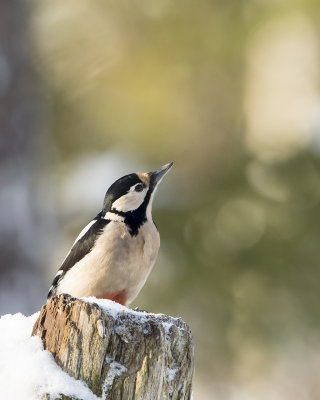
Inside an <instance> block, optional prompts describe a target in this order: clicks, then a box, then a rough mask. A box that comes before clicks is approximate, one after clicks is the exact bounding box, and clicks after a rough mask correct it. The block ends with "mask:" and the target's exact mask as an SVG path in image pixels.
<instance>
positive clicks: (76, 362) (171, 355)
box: [32, 295, 194, 400]
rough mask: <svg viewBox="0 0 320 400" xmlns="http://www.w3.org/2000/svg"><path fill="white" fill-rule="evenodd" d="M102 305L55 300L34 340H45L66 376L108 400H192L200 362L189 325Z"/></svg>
mask: <svg viewBox="0 0 320 400" xmlns="http://www.w3.org/2000/svg"><path fill="white" fill-rule="evenodd" d="M97 302H98V303H99V304H96V303H94V302H86V301H83V300H79V299H75V298H72V297H70V296H68V295H60V296H59V297H53V298H51V299H50V300H48V302H47V304H46V305H44V306H43V307H42V309H41V312H40V315H39V318H38V320H37V321H36V323H35V325H34V328H33V332H32V335H38V336H40V338H41V339H42V341H43V345H44V348H45V349H46V350H49V351H50V352H51V353H52V354H53V356H54V358H55V360H56V362H57V364H58V365H59V366H60V367H61V368H62V369H63V370H64V371H66V372H67V373H68V374H69V375H71V376H73V377H74V378H76V379H80V380H82V381H83V382H85V383H86V384H87V385H88V387H89V388H90V389H91V390H92V392H93V393H94V394H96V395H97V396H98V397H101V398H102V399H103V400H111V399H112V400H115V399H117V400H120V399H121V400H127V399H130V400H157V399H159V400H160V399H161V400H162V399H172V400H178V399H179V400H180V399H181V400H182V399H183V400H188V399H190V398H191V384H192V375H193V364H194V357H193V343H192V337H191V332H190V329H189V327H188V325H187V324H186V323H185V322H183V321H182V320H181V319H178V318H173V317H169V316H167V315H163V314H158V315H157V314H149V313H146V312H142V311H133V310H130V309H127V308H124V307H121V308H119V307H118V308H113V307H112V303H110V302H106V301H103V302H101V301H98V300H97ZM47 398H50V397H47ZM62 398H63V399H66V400H68V399H70V397H66V396H63V397H62Z"/></svg>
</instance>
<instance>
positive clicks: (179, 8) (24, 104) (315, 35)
mask: <svg viewBox="0 0 320 400" xmlns="http://www.w3.org/2000/svg"><path fill="white" fill-rule="evenodd" d="M319 13H320V3H319V2H318V1H315V0H303V1H302V0H294V1H292V0H291V1H288V0H280V1H273V0H271V1H270V0H268V1H267V0H247V1H239V0H229V1H227V2H221V1H216V0H201V1H200V2H195V1H190V0H186V1H184V2H172V1H168V0H161V1H156V0H148V1H146V0H130V1H112V0H103V1H102V0H97V1H95V2H91V1H89V0H87V1H85V0H83V1H79V0H71V1H68V2H65V1H62V0H56V1H54V2H52V1H51V2H49V1H40V0H33V1H28V2H26V1H23V0H11V1H8V0H6V1H1V2H0V251H1V260H0V314H5V313H15V312H22V313H25V314H27V315H28V314H30V313H33V312H35V311H37V310H39V309H40V307H41V305H42V304H43V303H44V302H45V298H46V294H47V291H48V288H49V286H50V284H51V281H52V279H53V277H54V275H55V273H56V271H57V269H58V268H59V266H60V264H61V261H62V260H63V258H64V256H65V254H66V253H67V251H68V250H69V248H70V246H71V244H72V243H73V241H74V239H75V237H76V236H77V234H78V233H79V231H80V229H82V227H83V226H84V225H86V223H87V222H88V221H89V220H90V219H91V218H92V217H94V216H95V215H96V214H97V212H98V211H99V210H100V207H101V205H102V200H103V196H104V194H105V191H106V189H107V188H108V187H109V185H110V184H111V183H112V182H113V181H114V180H116V179H117V178H119V177H120V176H122V175H124V174H126V173H131V172H134V171H150V170H154V169H157V168H158V167H160V166H161V165H163V164H165V163H167V162H170V161H174V162H175V166H174V168H173V169H172V171H171V172H170V174H169V175H168V176H167V177H166V179H165V180H164V181H163V183H162V184H161V187H160V188H159V191H158V193H157V196H156V199H155V204H154V219H155V221H156V223H157V225H158V228H159V230H160V232H161V241H162V245H161V251H160V254H159V258H158V261H157V263H156V266H155V268H154V270H153V272H152V274H151V276H150V278H149V280H148V281H147V283H146V285H145V287H144V289H143V291H142V292H141V294H140V295H139V296H138V298H137V299H136V301H135V304H134V306H136V305H138V306H139V307H140V308H142V309H147V310H149V311H152V312H161V313H167V314H170V315H173V316H181V317H182V318H183V319H184V320H185V321H187V322H188V323H189V324H190V326H191V329H192V332H193V336H194V341H195V357H196V370H195V379H194V398H195V399H196V400H209V399H219V400H256V399H260V400H264V399H268V400H269V399H273V400H284V399H291V400H296V399H297V400H298V399H299V400H313V399H318V398H319V394H320V380H319V374H320V372H319V371H320V319H319V302H320V286H319V278H320V269H319V259H320V245H319V237H320V86H319V78H320V28H319V26H320V25H319V21H320V19H319V17H320V14H319Z"/></svg>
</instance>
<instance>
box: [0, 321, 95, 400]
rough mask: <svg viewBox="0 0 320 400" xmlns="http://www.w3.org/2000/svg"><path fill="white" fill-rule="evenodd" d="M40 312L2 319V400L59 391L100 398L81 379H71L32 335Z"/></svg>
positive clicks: (35, 398)
mask: <svg viewBox="0 0 320 400" xmlns="http://www.w3.org/2000/svg"><path fill="white" fill-rule="evenodd" d="M38 316H39V313H36V314H33V315H31V316H29V317H26V316H24V315H22V314H20V313H19V314H14V315H12V314H7V315H4V316H3V317H1V318H0V399H3V400H4V399H5V400H17V399H19V400H41V398H42V396H43V395H44V394H45V393H49V394H50V395H51V396H52V397H53V398H56V397H59V394H60V393H64V394H65V395H68V396H74V397H76V398H79V399H84V400H99V398H98V397H97V396H95V395H94V394H93V393H92V392H91V390H90V389H89V388H88V387H87V386H86V385H85V384H84V383H83V382H81V381H79V380H76V379H74V378H71V377H70V376H69V375H68V374H66V373H65V372H63V371H62V370H61V368H60V367H59V366H58V365H57V364H56V363H55V361H54V358H53V356H52V355H51V353H49V352H48V351H46V350H43V345H42V341H41V339H40V338H39V337H38V336H33V337H30V335H31V332H32V327H33V325H34V323H35V321H36V319H37V318H38Z"/></svg>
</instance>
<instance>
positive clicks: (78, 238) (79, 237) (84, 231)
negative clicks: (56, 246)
mask: <svg viewBox="0 0 320 400" xmlns="http://www.w3.org/2000/svg"><path fill="white" fill-rule="evenodd" d="M96 222H97V220H96V219H94V220H92V221H91V222H89V223H88V225H87V226H85V227H84V228H83V229H82V231H81V232H80V233H79V235H78V237H77V239H76V240H75V241H74V243H73V244H75V243H77V241H78V240H80V239H81V238H82V237H83V236H84V235H85V234H86V233H87V232H88V230H89V229H90V228H91V227H92V225H93V224H94V223H96Z"/></svg>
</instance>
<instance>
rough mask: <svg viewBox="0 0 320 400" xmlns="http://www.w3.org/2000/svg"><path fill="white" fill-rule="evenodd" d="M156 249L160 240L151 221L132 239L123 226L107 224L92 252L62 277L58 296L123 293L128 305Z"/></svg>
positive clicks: (96, 295) (120, 224)
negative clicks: (60, 294) (65, 294)
mask: <svg viewBox="0 0 320 400" xmlns="http://www.w3.org/2000/svg"><path fill="white" fill-rule="evenodd" d="M159 247H160V236H159V233H158V230H157V228H156V227H155V225H154V223H153V222H152V221H146V222H145V223H144V224H143V225H142V226H141V227H140V228H139V232H138V234H137V235H136V236H132V235H131V234H130V232H129V231H128V228H127V226H126V224H125V223H124V222H119V221H111V222H110V223H109V224H108V225H106V227H105V228H104V231H103V233H102V234H101V235H100V236H99V237H98V239H97V241H96V243H95V246H94V247H93V249H92V251H91V252H90V253H89V254H87V255H86V256H85V257H84V258H83V259H82V260H80V261H79V262H78V263H77V264H76V265H74V266H73V267H72V268H71V269H70V270H69V271H68V272H67V273H66V275H65V277H64V279H62V281H61V283H60V285H59V293H69V294H71V295H72V296H75V297H87V296H95V297H108V296H110V295H112V294H113V293H124V294H125V298H126V303H127V304H129V303H131V302H132V301H133V300H134V298H135V297H136V296H137V295H138V293H139V291H140V290H141V288H142V286H143V285H144V283H145V281H146V279H147V277H148V275H149V273H150V272H151V269H152V267H153V264H154V262H155V260H156V257H157V254H158V250H159Z"/></svg>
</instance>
